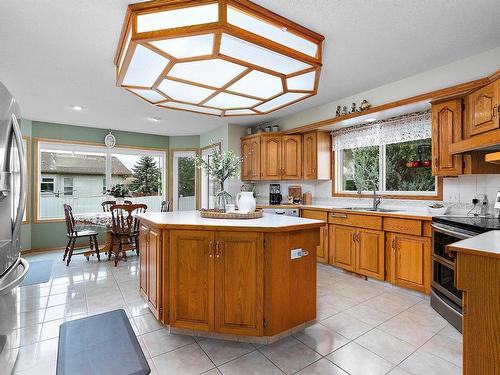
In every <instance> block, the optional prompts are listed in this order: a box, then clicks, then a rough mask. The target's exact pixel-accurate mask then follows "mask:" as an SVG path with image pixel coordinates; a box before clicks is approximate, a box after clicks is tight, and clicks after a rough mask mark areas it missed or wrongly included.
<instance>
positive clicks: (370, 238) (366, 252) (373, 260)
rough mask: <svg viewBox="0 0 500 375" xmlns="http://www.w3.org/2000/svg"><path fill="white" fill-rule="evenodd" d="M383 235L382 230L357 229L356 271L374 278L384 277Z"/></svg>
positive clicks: (380, 278) (381, 278) (382, 278)
mask: <svg viewBox="0 0 500 375" xmlns="http://www.w3.org/2000/svg"><path fill="white" fill-rule="evenodd" d="M384 239H385V235H384V232H383V231H378V230H368V229H358V231H357V234H356V237H355V240H356V272H357V273H359V274H361V275H365V276H368V277H373V278H375V279H379V280H384V278H385V241H384Z"/></svg>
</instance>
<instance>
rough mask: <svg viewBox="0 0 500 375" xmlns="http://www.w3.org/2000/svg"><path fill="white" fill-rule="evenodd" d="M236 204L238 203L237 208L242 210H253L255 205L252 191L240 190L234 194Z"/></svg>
mask: <svg viewBox="0 0 500 375" xmlns="http://www.w3.org/2000/svg"><path fill="white" fill-rule="evenodd" d="M236 204H237V205H238V209H239V210H240V211H244V212H254V211H255V207H257V203H256V202H255V198H254V197H253V192H251V191H242V192H241V193H238V194H237V195H236Z"/></svg>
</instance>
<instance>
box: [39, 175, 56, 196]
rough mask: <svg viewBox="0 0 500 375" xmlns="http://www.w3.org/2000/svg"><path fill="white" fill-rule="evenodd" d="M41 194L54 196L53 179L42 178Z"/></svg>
mask: <svg viewBox="0 0 500 375" xmlns="http://www.w3.org/2000/svg"><path fill="white" fill-rule="evenodd" d="M40 190H41V192H42V194H54V177H42V184H41V188H40Z"/></svg>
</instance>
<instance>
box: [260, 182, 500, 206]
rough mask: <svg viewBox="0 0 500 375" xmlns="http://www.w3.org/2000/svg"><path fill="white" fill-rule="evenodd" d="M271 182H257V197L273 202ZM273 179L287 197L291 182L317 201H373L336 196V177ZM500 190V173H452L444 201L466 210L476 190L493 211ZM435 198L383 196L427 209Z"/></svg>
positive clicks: (394, 203) (385, 202)
mask: <svg viewBox="0 0 500 375" xmlns="http://www.w3.org/2000/svg"><path fill="white" fill-rule="evenodd" d="M270 183H271V182H258V183H257V184H256V186H257V192H258V195H257V201H258V203H261V204H265V203H268V202H269V184H270ZM272 183H280V184H281V192H282V194H283V198H284V201H285V199H286V196H287V194H288V186H290V185H300V186H302V192H304V193H305V192H307V191H310V192H311V193H312V195H313V203H314V204H325V205H331V206H335V205H342V206H345V205H349V204H357V205H360V204H361V205H369V204H370V203H371V199H369V198H333V197H332V196H331V194H332V181H310V182H309V181H308V182H303V181H277V182H275V181H273V182H272ZM499 190H500V175H496V174H494V175H493V174H492V175H471V176H458V177H448V178H444V179H443V203H444V204H446V205H448V206H450V207H451V211H452V213H457V214H458V213H462V212H464V211H468V210H470V209H471V208H472V203H471V201H472V198H474V196H475V195H476V194H486V195H487V196H488V201H489V204H490V212H493V203H494V201H495V198H496V194H497V191H499ZM434 202H435V201H418V200H403V199H383V200H382V206H383V207H400V206H403V205H404V206H407V207H408V206H411V207H412V208H418V207H421V208H422V209H424V208H425V207H426V206H428V205H429V204H431V203H434Z"/></svg>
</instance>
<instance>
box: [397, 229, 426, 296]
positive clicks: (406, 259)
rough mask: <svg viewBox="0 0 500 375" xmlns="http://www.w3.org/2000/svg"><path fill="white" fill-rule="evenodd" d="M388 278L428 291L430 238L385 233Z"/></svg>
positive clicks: (398, 283) (406, 286)
mask: <svg viewBox="0 0 500 375" xmlns="http://www.w3.org/2000/svg"><path fill="white" fill-rule="evenodd" d="M387 253H388V256H389V258H390V259H389V267H388V279H389V281H390V282H392V283H393V284H396V285H399V286H402V287H405V288H410V289H414V290H417V291H419V292H422V293H429V291H430V279H431V275H430V273H431V255H430V253H431V239H430V238H427V237H418V236H409V235H405V234H398V233H387Z"/></svg>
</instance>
